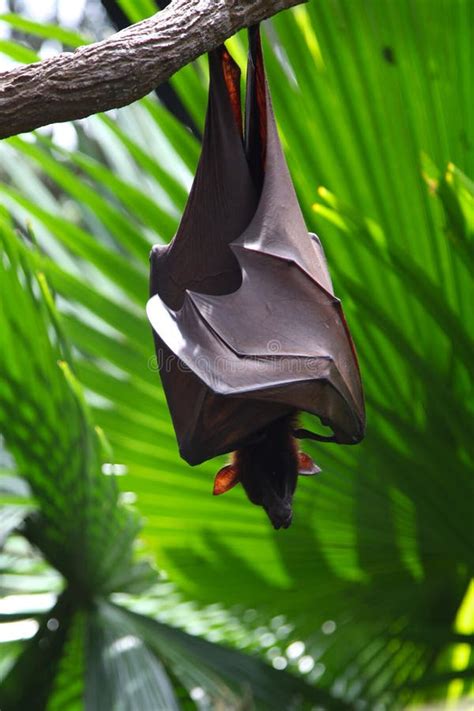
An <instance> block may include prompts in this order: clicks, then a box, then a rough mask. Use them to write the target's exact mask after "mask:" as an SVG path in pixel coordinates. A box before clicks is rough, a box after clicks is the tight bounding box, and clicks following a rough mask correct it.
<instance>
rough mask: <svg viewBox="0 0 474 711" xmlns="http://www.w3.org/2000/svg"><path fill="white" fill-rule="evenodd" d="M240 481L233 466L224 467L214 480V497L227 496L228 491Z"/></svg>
mask: <svg viewBox="0 0 474 711" xmlns="http://www.w3.org/2000/svg"><path fill="white" fill-rule="evenodd" d="M239 481H240V479H239V475H238V473H237V469H236V468H235V467H234V465H233V464H227V466H225V467H222V469H219V471H218V472H217V474H216V478H215V479H214V489H213V492H212V493H213V494H214V496H219V494H225V492H226V491H229V489H232V487H233V486H235V485H236V484H238V483H239Z"/></svg>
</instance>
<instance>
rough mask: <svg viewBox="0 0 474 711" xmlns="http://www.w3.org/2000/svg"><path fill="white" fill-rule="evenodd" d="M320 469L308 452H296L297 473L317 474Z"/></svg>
mask: <svg viewBox="0 0 474 711" xmlns="http://www.w3.org/2000/svg"><path fill="white" fill-rule="evenodd" d="M320 471H321V469H320V467H318V465H317V464H315V463H314V462H313V460H312V459H311V457H310V456H309V455H308V454H305V453H304V452H298V474H300V475H301V476H313V474H319V472H320Z"/></svg>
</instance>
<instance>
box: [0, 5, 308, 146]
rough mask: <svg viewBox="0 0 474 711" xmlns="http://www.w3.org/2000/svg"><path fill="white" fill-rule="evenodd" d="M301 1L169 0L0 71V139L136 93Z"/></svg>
mask: <svg viewBox="0 0 474 711" xmlns="http://www.w3.org/2000/svg"><path fill="white" fill-rule="evenodd" d="M303 1H305V0H174V1H173V2H172V3H171V4H170V5H168V7H166V9H164V10H162V11H161V12H158V13H156V15H153V16H152V17H150V18H148V19H147V20H144V21H143V22H138V23H137V24H136V25H132V26H130V27H127V29H125V30H122V31H121V32H117V33H116V34H114V35H112V36H111V37H109V38H108V39H106V40H103V41H102V42H97V43H95V44H91V45H87V46H85V47H80V48H79V49H77V50H76V51H75V52H63V53H61V54H58V55H56V56H55V57H51V58H50V59H45V60H44V61H42V62H37V63H35V64H28V65H25V66H22V67H18V68H15V69H13V70H11V71H8V72H0V138H7V137H8V136H14V135H16V134H17V133H22V132H24V131H32V130H33V129H35V128H39V127H40V126H46V125H48V124H50V123H55V122H58V121H71V120H73V119H79V118H84V117H85V116H90V115H91V114H95V113H98V112H99V111H107V110H109V109H113V108H118V107H119V106H125V105H127V104H130V103H132V102H133V101H136V100H137V99H140V98H141V97H142V96H145V95H146V94H148V93H149V92H150V91H152V89H154V88H155V87H156V86H157V85H158V84H160V83H162V82H164V81H166V80H167V79H168V78H169V77H170V76H171V75H172V74H174V72H176V71H177V70H178V69H180V68H181V67H183V66H184V65H185V64H188V62H190V61H192V60H193V59H196V57H198V56H199V55H200V54H203V53H204V52H208V51H209V50H211V49H214V47H217V46H218V45H219V44H221V43H222V42H223V41H224V40H226V39H227V38H228V37H230V36H232V35H233V34H235V32H237V31H238V30H240V29H241V28H242V27H248V26H250V25H253V24H255V23H257V22H260V21H261V20H264V19H265V18H267V17H270V16H271V15H274V14H276V13H277V12H279V11H280V10H284V9H285V8H288V7H292V6H294V5H298V4H300V3H301V2H303Z"/></svg>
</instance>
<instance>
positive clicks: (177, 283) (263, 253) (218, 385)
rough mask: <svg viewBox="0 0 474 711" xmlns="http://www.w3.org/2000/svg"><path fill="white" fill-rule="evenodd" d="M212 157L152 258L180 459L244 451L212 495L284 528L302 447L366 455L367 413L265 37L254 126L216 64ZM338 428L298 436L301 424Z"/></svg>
mask: <svg viewBox="0 0 474 711" xmlns="http://www.w3.org/2000/svg"><path fill="white" fill-rule="evenodd" d="M209 73H210V85H209V98H208V107H207V115H206V124H205V130H204V137H203V145H202V152H201V156H200V160H199V164H198V167H197V171H196V175H195V178H194V182H193V185H192V188H191V191H190V195H189V198H188V202H187V205H186V207H185V210H184V213H183V216H182V219H181V223H180V225H179V228H178V230H177V233H176V235H175V237H174V238H173V240H172V241H171V243H170V244H169V245H157V246H155V247H153V249H152V251H151V255H150V299H149V301H148V304H147V315H148V319H149V321H150V323H151V326H152V330H153V335H154V340H155V348H156V353H157V357H158V364H159V370H160V377H161V380H162V384H163V388H164V391H165V394H166V398H167V402H168V406H169V410H170V413H171V417H172V420H173V425H174V429H175V432H176V437H177V441H178V444H179V451H180V454H181V456H182V457H183V459H185V460H186V461H187V462H188V463H189V464H191V465H195V464H199V463H201V462H203V461H206V460H208V459H212V458H213V457H216V456H217V455H220V454H226V453H230V452H233V455H232V461H231V462H230V463H229V464H227V465H226V466H225V467H223V468H222V469H221V470H220V471H219V472H218V473H217V476H216V479H215V483H214V494H216V495H218V494H222V493H224V492H226V491H228V490H229V489H231V488H232V487H233V486H235V485H236V484H238V483H240V484H241V485H242V486H243V488H244V490H245V492H246V494H247V496H248V498H249V500H250V501H251V502H252V503H254V504H256V505H259V506H262V507H263V508H264V509H265V511H266V512H267V514H268V516H269V518H270V520H271V522H272V524H273V526H274V527H275V528H277V529H278V528H287V527H288V526H289V525H290V523H291V520H292V501H293V495H294V492H295V489H296V483H297V478H298V475H299V474H302V475H311V474H315V473H317V472H318V471H320V470H319V467H317V466H316V465H315V464H314V462H313V461H312V460H311V458H310V457H309V456H308V455H307V454H305V453H303V452H300V451H299V447H298V444H297V442H298V440H299V439H303V438H308V439H315V440H321V441H330V442H337V443H341V444H355V443H357V442H359V441H360V440H361V439H362V438H363V436H364V430H365V411H364V399H363V392H362V384H361V379H360V373H359V367H358V363H357V357H356V353H355V349H354V345H353V342H352V339H351V336H350V333H349V329H348V326H347V324H346V321H345V318H344V314H343V311H342V307H341V303H340V301H339V299H337V298H336V297H335V296H334V292H333V287H332V283H331V278H330V276H329V272H328V268H327V263H326V259H325V256H324V252H323V248H322V246H321V243H320V241H319V239H318V237H317V236H316V235H314V234H308V231H307V229H306V226H305V222H304V218H303V215H302V213H301V210H300V207H299V205H298V201H297V198H296V194H295V190H294V188H293V184H292V181H291V177H290V174H289V171H288V168H287V165H286V162H285V158H284V155H283V151H282V148H281V144H280V140H279V137H278V132H277V128H276V124H275V118H274V114H273V109H272V104H271V98H270V93H269V88H268V84H267V81H266V78H265V73H264V65H263V57H262V50H261V44H260V37H259V30H258V27H254V28H251V29H250V30H249V58H248V66H247V90H246V101H245V125H244V121H243V117H242V109H241V100H240V70H239V68H238V66H237V65H236V63H235V62H234V61H233V59H232V57H231V56H230V54H229V52H228V51H227V49H226V48H225V46H224V45H222V46H221V47H219V48H217V49H216V50H213V51H212V52H210V54H209ZM301 411H304V412H307V413H311V414H313V415H316V416H317V417H319V418H320V421H321V422H322V423H323V424H324V425H326V426H328V427H330V428H331V430H332V433H333V434H332V435H331V436H328V437H324V436H322V435H318V434H316V433H312V432H310V431H308V430H305V429H301V428H299V427H298V413H299V412H301Z"/></svg>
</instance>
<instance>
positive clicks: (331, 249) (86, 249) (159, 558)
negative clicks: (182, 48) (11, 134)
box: [0, 0, 474, 710]
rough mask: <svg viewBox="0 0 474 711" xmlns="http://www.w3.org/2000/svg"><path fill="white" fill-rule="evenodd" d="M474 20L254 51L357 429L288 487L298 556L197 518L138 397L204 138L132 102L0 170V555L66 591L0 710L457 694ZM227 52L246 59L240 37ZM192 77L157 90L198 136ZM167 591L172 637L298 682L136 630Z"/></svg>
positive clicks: (200, 89)
mask: <svg viewBox="0 0 474 711" xmlns="http://www.w3.org/2000/svg"><path fill="white" fill-rule="evenodd" d="M123 4H124V5H129V6H130V7H131V6H132V4H131V3H125V2H124V3H123ZM141 5H143V7H142V6H141ZM141 5H140V7H139V6H138V4H133V12H134V13H135V14H134V16H133V19H134V20H137V19H139V18H140V17H141V16H142V15H141V14H140V12H143V13H146V12H147V11H148V10H149V8H147V7H146V5H147V3H145V2H143V3H142V4H141ZM130 7H129V9H130ZM125 9H126V8H125ZM471 15H472V2H470V0H454V1H452V0H437V1H436V2H431V1H430V2H429V1H428V0H416V2H414V1H413V0H400V1H399V2H397V3H394V2H392V1H391V0H370V1H369V2H367V1H363V0H353V1H349V0H338V1H334V2H333V1H330V0H318V1H313V2H311V3H309V4H308V5H306V6H301V7H298V8H296V9H295V10H293V11H291V12H286V13H283V14H282V15H280V16H278V17H276V18H274V19H273V20H272V21H271V22H269V23H267V24H266V26H265V28H264V51H265V57H266V65H267V71H268V77H269V82H270V87H271V91H272V96H273V102H274V108H275V114H276V117H277V121H278V125H279V129H280V133H281V137H282V141H283V145H284V147H285V151H286V155H287V158H288V162H289V166H290V169H291V172H292V175H293V179H294V182H295V185H296V188H297V191H298V195H299V199H300V204H301V206H302V208H303V210H304V212H305V216H306V220H307V224H308V229H309V230H311V231H315V232H317V233H318V234H319V236H320V237H321V239H322V241H323V244H324V248H325V251H326V254H327V257H328V262H329V266H330V269H331V273H332V275H333V279H334V283H335V288H336V293H337V294H338V295H339V296H340V297H341V298H342V301H343V304H344V307H345V312H346V315H347V319H348V321H349V324H350V327H351V330H352V332H353V335H354V340H355V342H356V346H357V350H358V353H359V359H360V364H361V369H362V375H363V380H364V385H365V390H366V396H367V410H368V430H367V437H366V440H365V441H364V442H363V443H362V444H361V445H360V446H358V447H356V448H350V447H334V446H331V445H328V446H325V445H320V446H314V447H313V448H312V451H311V454H312V455H313V456H314V457H315V459H316V461H317V462H318V464H320V465H321V466H322V468H323V474H322V475H321V477H320V478H319V479H318V480H317V481H314V480H311V479H307V480H303V481H302V482H301V483H300V485H299V489H298V493H297V496H296V503H295V520H294V524H293V526H292V528H291V529H290V530H289V531H287V532H283V533H282V532H275V531H273V530H272V529H271V528H270V527H269V525H268V522H267V520H266V519H265V515H264V513H263V512H261V511H260V510H258V509H257V508H256V507H251V506H250V504H249V503H248V502H247V501H246V500H245V497H244V495H243V494H242V492H239V491H237V490H233V491H232V492H231V493H229V494H228V495H227V496H226V497H224V498H223V500H221V499H220V498H219V499H215V498H213V497H212V496H211V495H210V492H211V488H212V478H213V474H214V472H215V471H216V470H217V469H218V467H219V466H220V464H219V462H216V461H214V462H210V463H207V464H205V465H202V466H200V467H198V468H197V469H196V470H192V469H191V468H189V467H188V466H186V465H185V464H184V463H183V462H182V461H181V460H180V459H179V457H178V453H177V448H176V444H175V440H174V435H173V431H172V426H171V423H170V420H169V415H168V412H167V408H166V403H165V400H164V396H163V393H162V390H161V387H160V383H159V378H158V376H157V373H156V372H155V371H156V368H155V367H154V359H153V345H152V340H151V336H150V332H149V327H148V325H147V323H146V320H145V317H144V310H143V307H144V303H145V301H146V298H147V258H148V250H149V247H150V245H151V244H152V243H154V242H158V241H168V240H169V239H170V238H171V237H172V235H173V232H174V230H175V229H176V225H177V223H178V219H179V215H180V213H181V211H182V209H183V206H184V203H185V199H186V195H187V190H188V189H189V185H190V180H191V177H192V172H193V170H194V168H195V165H196V161H197V158H198V154H199V146H198V145H197V143H196V141H195V140H194V139H193V137H192V136H190V134H189V133H188V132H187V131H186V130H185V129H184V128H183V127H182V126H181V125H180V124H178V123H177V121H176V120H175V119H174V118H173V117H172V116H171V115H170V114H169V113H167V111H166V110H165V109H164V108H163V107H162V106H160V105H159V104H158V103H157V102H156V101H155V99H152V98H147V99H145V100H143V101H141V102H138V103H137V104H135V105H133V106H132V107H128V108H127V109H123V110H121V111H118V112H113V113H112V114H110V115H107V116H96V117H92V118H90V119H88V120H87V121H86V122H81V123H79V124H77V125H76V126H75V128H74V129H71V130H72V134H71V133H70V132H69V133H68V134H64V133H63V134H61V133H60V132H59V130H58V129H55V132H54V133H53V138H51V137H50V136H49V135H48V134H45V133H44V132H40V133H37V134H35V135H34V136H23V137H17V138H14V139H10V140H8V141H5V142H4V143H3V144H1V145H0V166H1V167H0V173H1V176H2V182H1V184H0V204H1V205H2V206H3V207H2V208H0V209H1V212H0V234H1V238H2V244H3V261H2V267H1V268H2V275H1V289H2V306H3V304H4V305H5V308H4V309H3V311H2V315H1V318H2V322H1V331H0V333H1V335H0V338H1V345H2V361H1V365H0V368H1V391H0V428H1V431H2V433H3V435H4V437H5V444H6V448H7V450H8V451H9V453H10V454H11V455H12V456H13V457H14V461H13V462H12V464H11V466H6V467H5V473H4V476H2V478H0V483H1V482H3V484H2V485H1V489H0V497H1V498H0V502H1V503H2V504H4V506H3V508H2V514H1V515H0V533H1V534H3V535H4V536H7V535H8V532H9V531H20V532H21V534H22V535H23V536H26V538H27V540H28V541H29V542H30V543H32V544H33V545H34V546H36V547H37V548H38V549H39V550H40V551H41V553H42V555H43V556H44V558H45V560H46V561H47V562H48V565H46V563H42V562H41V560H40V559H38V558H37V557H34V556H33V554H32V551H31V549H28V548H25V545H24V544H20V543H19V540H20V539H18V535H13V536H11V537H10V538H7V546H6V548H5V552H4V554H3V558H1V564H2V567H3V568H4V572H5V576H4V579H5V581H6V582H5V583H3V587H4V590H5V592H7V593H9V594H10V596H12V595H13V594H14V593H15V595H16V599H17V600H18V599H20V598H21V597H22V595H23V594H24V593H26V592H28V590H29V592H31V591H32V590H33V591H36V592H42V593H44V592H46V591H51V592H54V593H58V592H59V597H58V599H57V601H56V603H55V606H54V608H53V610H52V611H48V612H46V614H41V610H37V609H36V608H35V607H34V606H33V607H31V606H30V607H29V608H28V607H26V608H25V610H26V611H25V612H24V613H21V614H20V613H17V614H16V615H15V614H14V615H13V617H15V619H17V620H21V619H23V618H24V619H26V620H28V619H31V618H38V619H39V621H40V626H39V629H38V632H37V633H36V636H35V637H34V638H33V639H32V641H31V642H29V643H27V644H20V643H18V641H16V640H12V641H9V642H5V643H4V644H3V645H2V647H3V648H4V649H5V652H6V654H7V656H8V660H9V661H8V663H7V664H6V667H5V669H4V672H5V673H7V676H6V680H5V684H4V689H5V692H4V699H5V701H4V705H5V708H9V707H10V708H14V707H15V703H16V704H18V703H19V701H18V699H20V701H21V700H23V701H24V699H25V697H24V696H22V694H25V693H30V692H29V691H27V690H31V689H35V690H37V693H36V696H35V698H38V700H39V701H38V703H39V704H40V705H38V708H43V707H45V705H47V708H48V709H54V708H68V709H69V708H71V709H74V708H76V707H77V708H81V707H82V704H83V701H82V699H83V698H85V701H86V707H87V708H89V709H99V708H100V709H103V708H110V709H115V708H117V709H119V708H127V707H128V706H127V704H128V703H131V702H130V701H129V699H130V698H132V697H131V696H129V695H130V694H133V695H134V696H133V699H134V701H133V703H134V708H143V709H144V710H145V709H152V708H153V709H155V708H157V709H158V708H163V709H173V708H179V707H180V705H181V707H183V708H188V707H190V708H193V707H198V708H200V709H205V708H225V709H228V708H229V709H231V708H252V704H253V705H254V707H255V708H257V709H260V708H262V709H264V708H275V699H277V700H278V704H280V707H281V708H285V709H286V708H288V709H292V708H295V709H296V708H300V707H306V706H308V705H309V707H311V705H312V704H313V706H314V707H324V708H333V707H334V708H336V707H338V705H340V706H341V708H344V707H345V708H367V709H379V710H381V709H383V708H386V709H394V708H405V707H407V706H408V705H410V704H416V703H421V702H422V701H426V700H431V699H436V700H439V699H441V700H446V699H447V700H449V703H452V704H456V703H457V701H458V700H459V699H463V698H466V697H468V696H469V695H470V694H471V693H472V689H473V675H474V667H473V651H472V643H473V635H474V588H473V585H472V582H471V580H472V570H473V567H474V566H473V563H474V536H473V526H472V520H473V515H472V514H473V502H474V491H473V488H474V486H473V476H472V472H473V469H474V467H473V459H474V450H473V438H472V432H473V424H474V418H473V408H474V400H473V397H472V395H473V393H472V377H471V374H472V363H473V355H474V316H473V309H472V304H473V303H474V285H473V279H472V276H473V261H474V258H473V254H474V251H473V240H474V235H473V225H474V192H473V189H472V183H471V182H470V180H469V178H468V177H466V176H467V175H472V174H473V162H474V158H473V144H472V142H473V140H474V132H473V130H472V106H473V105H474V101H473V91H472V82H471V48H472V39H473V38H472V34H473V23H472V17H471ZM3 19H4V21H5V22H7V23H10V24H11V25H13V26H15V27H17V28H18V29H22V30H26V31H27V32H29V33H38V34H41V33H42V34H41V36H45V34H46V36H49V37H53V38H54V37H56V38H57V39H58V40H59V41H61V42H69V43H70V44H72V45H74V43H75V41H74V38H71V37H67V36H66V35H64V34H61V31H60V30H56V29H55V28H54V27H52V26H48V27H47V28H45V27H44V26H38V27H35V26H34V24H31V23H29V24H28V26H27V27H25V26H23V27H21V26H19V20H18V18H16V17H12V16H6V17H4V18H3ZM229 48H230V50H231V52H232V53H233V55H234V56H235V57H236V59H238V60H239V61H241V62H243V61H245V52H246V43H245V36H244V35H243V34H240V35H238V36H236V37H235V38H233V39H232V40H230V41H229ZM0 51H2V52H5V53H7V54H10V55H11V56H13V57H14V58H16V59H21V60H22V61H26V60H29V57H27V56H26V55H24V56H20V55H19V54H18V51H17V50H16V49H14V48H12V46H11V45H10V44H8V43H7V44H5V43H2V45H0ZM15 52H16V54H15ZM206 72H207V69H206V61H205V58H201V59H200V60H198V61H197V62H196V63H195V64H194V65H192V66H188V67H185V68H184V69H183V70H182V71H180V72H179V73H178V74H177V75H175V76H174V77H173V78H172V80H171V81H172V85H173V87H174V88H175V90H176V91H177V92H178V94H179V95H180V97H181V99H182V101H183V102H184V103H185V105H186V106H187V108H188V110H189V112H190V113H191V114H192V116H193V118H194V119H195V121H196V123H197V124H198V125H202V122H203V118H204V114H205V105H206V95H207V89H206ZM69 128H70V127H69ZM64 136H66V138H68V139H71V138H72V141H70V145H69V146H66V142H65V140H64ZM61 138H62V140H60V139H61ZM72 144H75V145H72ZM58 360H59V361H61V363H62V364H63V365H62V366H61V367H59V366H58V365H57V361H58ZM97 427H99V429H97ZM102 432H105V433H106V435H103V434H102ZM105 436H106V438H107V439H105ZM104 472H105V473H106V474H108V475H109V476H104ZM20 477H21V479H20ZM22 480H26V481H27V482H28V484H29V489H27V490H25V489H24V484H23V483H22ZM22 487H23V488H22ZM132 501H133V503H134V508H135V510H134V511H133V512H132V511H131V510H130V506H129V503H130V502H132ZM127 502H128V503H127ZM138 514H139V515H140V516H141V518H142V521H143V527H142V530H141V532H140V535H139V538H138V539H137V538H136V535H137V530H138V528H137V527H138ZM23 521H24V523H22V522H23ZM19 527H20V528H19ZM9 546H10V547H9ZM144 554H146V556H147V557H148V558H149V559H150V560H151V561H152V563H153V565H154V566H155V567H156V568H157V569H159V570H160V571H166V573H167V575H169V577H170V579H171V580H172V581H173V583H174V586H175V587H174V588H171V587H170V582H169V580H167V579H166V578H165V576H164V575H163V573H162V578H161V581H158V582H154V575H155V574H154V573H153V570H152V568H151V567H150V565H149V564H148V563H147V562H146V560H145V558H144ZM52 568H54V569H56V570H57V571H59V572H60V573H61V574H62V576H63V577H62V580H63V581H64V583H61V581H60V580H58V578H57V576H56V577H55V575H54V572H53V570H52ZM22 571H23V572H22ZM147 584H148V585H149V586H151V585H152V584H153V585H152V587H149V588H148V590H147V591H146V592H140V591H141V590H143V589H144V588H145V586H146V585H147ZM28 586H29V587H28ZM160 589H161V590H162V592H161V593H160ZM170 591H172V592H170ZM139 593H140V594H139ZM175 594H177V595H178V597H176V598H174V597H173V600H174V599H176V601H177V602H176V608H180V609H181V611H182V612H181V614H180V615H176V616H175V618H173V619H171V617H169V619H168V622H169V621H171V622H172V623H173V625H175V626H184V627H187V629H188V631H191V632H193V633H198V634H200V635H201V636H202V637H208V639H210V640H212V641H214V642H215V641H223V642H226V643H227V644H228V645H234V646H238V647H240V648H242V649H244V650H247V652H248V651H254V652H255V651H256V652H258V653H260V655H261V656H263V657H264V658H265V659H266V660H267V661H268V662H270V663H273V665H274V666H275V667H276V668H277V669H278V668H280V669H281V668H283V667H284V666H288V668H289V669H290V670H291V671H293V672H295V673H299V674H300V675H303V674H304V675H305V678H306V680H307V681H309V685H307V684H305V685H303V684H302V683H301V684H300V682H299V681H298V680H294V677H292V676H290V675H288V674H283V673H281V672H280V673H277V672H276V671H272V670H271V669H270V668H269V667H266V666H264V665H263V664H262V663H261V662H259V661H257V660H255V659H254V658H252V657H251V656H249V655H248V654H247V655H243V654H240V653H237V652H234V651H231V650H228V651H226V652H224V651H223V650H222V649H221V648H220V647H216V646H215V645H213V644H210V643H209V642H206V641H204V640H203V639H198V638H196V637H189V636H187V635H186V634H185V633H182V632H180V631H179V630H177V629H176V627H173V626H171V625H170V624H168V625H167V626H166V627H163V623H162V622H161V623H159V622H157V621H156V620H155V619H153V618H158V619H163V615H164V611H165V610H166V598H167V597H168V596H170V595H173V596H174V595H175ZM186 600H188V601H192V604H191V606H190V607H186V602H185V601H186ZM22 609H23V608H22ZM35 610H36V611H35ZM214 613H215V614H214ZM167 614H168V615H169V612H168V613H167ZM11 615H12V613H9V615H6V617H5V620H6V619H7V618H8V619H9V620H11V619H12V617H11ZM160 616H161V617H160ZM51 620H57V621H59V627H58V628H55V623H51ZM48 621H49V627H48ZM160 624H161V626H160ZM51 627H53V628H55V629H51ZM45 650H47V652H45ZM227 654H229V655H230V656H226V655H227ZM18 655H19V656H18ZM311 689H312V690H313V691H312V690H311ZM201 692H202V694H201ZM312 694H313V695H314V696H313V700H312ZM30 696H31V693H30ZM8 704H10V706H8ZM41 704H43V705H42V706H41ZM121 704H122V705H121ZM219 704H220V705H219ZM298 704H299V705H298ZM189 705H190V706H189ZM2 708H3V706H2ZM17 708H19V706H17Z"/></svg>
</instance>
